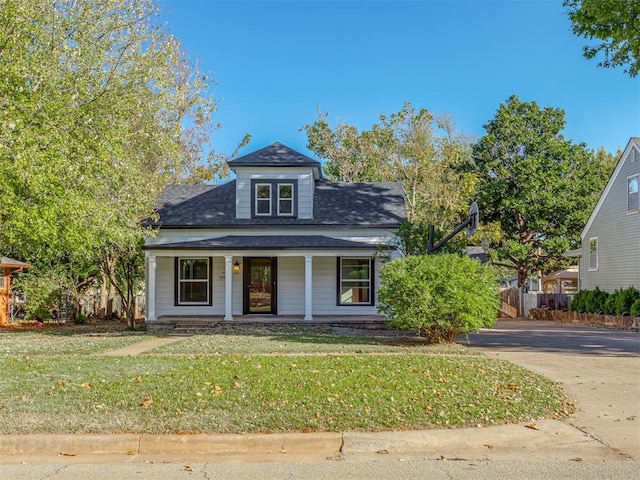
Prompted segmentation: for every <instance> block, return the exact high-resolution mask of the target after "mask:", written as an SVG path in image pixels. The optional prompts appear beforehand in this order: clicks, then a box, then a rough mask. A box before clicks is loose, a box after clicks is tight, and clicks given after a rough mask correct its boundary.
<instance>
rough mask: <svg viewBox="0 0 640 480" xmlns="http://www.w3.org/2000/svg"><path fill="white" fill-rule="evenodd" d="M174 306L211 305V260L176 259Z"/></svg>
mask: <svg viewBox="0 0 640 480" xmlns="http://www.w3.org/2000/svg"><path fill="white" fill-rule="evenodd" d="M176 305H211V259H210V258H177V259H176Z"/></svg>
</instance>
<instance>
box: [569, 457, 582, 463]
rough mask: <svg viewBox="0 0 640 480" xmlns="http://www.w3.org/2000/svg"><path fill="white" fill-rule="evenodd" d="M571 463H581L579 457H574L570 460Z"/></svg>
mask: <svg viewBox="0 0 640 480" xmlns="http://www.w3.org/2000/svg"><path fill="white" fill-rule="evenodd" d="M570 460H571V461H572V462H581V461H582V459H581V458H580V457H575V458H571V459H570Z"/></svg>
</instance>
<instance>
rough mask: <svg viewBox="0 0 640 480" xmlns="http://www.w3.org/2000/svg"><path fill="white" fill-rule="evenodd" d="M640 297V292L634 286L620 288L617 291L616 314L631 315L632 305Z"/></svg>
mask: <svg viewBox="0 0 640 480" xmlns="http://www.w3.org/2000/svg"><path fill="white" fill-rule="evenodd" d="M638 299H640V292H639V291H638V290H637V289H635V288H634V287H629V288H627V289H625V290H620V291H617V292H616V293H615V300H614V305H615V312H614V313H615V314H616V315H623V314H625V313H626V314H627V315H629V314H630V312H631V306H632V305H633V304H634V302H635V301H636V300H638Z"/></svg>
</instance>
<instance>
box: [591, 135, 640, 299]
mask: <svg viewBox="0 0 640 480" xmlns="http://www.w3.org/2000/svg"><path fill="white" fill-rule="evenodd" d="M639 183H640V138H637V137H636V138H631V140H629V143H628V145H627V147H626V148H625V149H624V152H623V154H622V157H621V158H620V161H619V162H618V165H617V166H616V168H615V170H614V172H613V174H612V175H611V178H610V179H609V182H608V183H607V186H606V187H605V189H604V191H603V192H602V195H601V197H600V200H598V203H597V204H596V206H595V208H594V210H593V212H592V213H591V217H589V221H588V222H587V225H586V226H585V227H584V230H583V231H582V252H581V255H580V289H581V290H593V289H594V288H596V287H599V288H600V289H601V290H605V291H607V292H614V291H615V290H617V289H621V288H628V287H632V286H633V287H636V288H638V289H640V192H639V190H640V189H639V188H638V187H639Z"/></svg>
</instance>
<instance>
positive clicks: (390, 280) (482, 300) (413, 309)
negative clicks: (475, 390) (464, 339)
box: [378, 254, 500, 343]
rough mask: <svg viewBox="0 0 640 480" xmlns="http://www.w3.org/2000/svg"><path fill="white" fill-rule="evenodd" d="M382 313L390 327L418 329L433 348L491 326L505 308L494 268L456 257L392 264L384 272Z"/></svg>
mask: <svg viewBox="0 0 640 480" xmlns="http://www.w3.org/2000/svg"><path fill="white" fill-rule="evenodd" d="M380 278H381V285H380V289H379V291H378V300H379V304H380V311H381V312H382V313H383V314H384V315H385V317H386V322H387V323H388V324H389V325H390V326H392V327H394V328H401V329H417V330H418V331H419V332H420V334H421V335H422V336H424V337H425V338H427V340H428V341H429V342H430V343H439V342H443V341H445V342H453V341H454V340H455V339H456V337H457V336H458V335H460V334H465V333H470V332H473V331H476V330H479V329H480V328H486V327H491V326H493V324H494V323H495V322H496V319H497V311H498V307H499V306H500V299H499V295H498V278H497V275H496V272H495V271H494V270H493V268H492V267H490V266H488V265H483V264H481V263H480V262H478V261H477V260H473V259H471V258H469V257H467V256H460V255H456V254H439V255H415V256H409V257H406V258H399V259H395V260H392V261H391V262H389V263H387V264H386V265H384V266H383V267H382V269H381V271H380Z"/></svg>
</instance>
